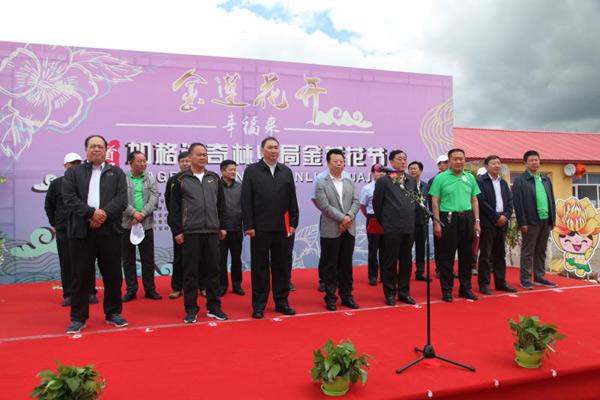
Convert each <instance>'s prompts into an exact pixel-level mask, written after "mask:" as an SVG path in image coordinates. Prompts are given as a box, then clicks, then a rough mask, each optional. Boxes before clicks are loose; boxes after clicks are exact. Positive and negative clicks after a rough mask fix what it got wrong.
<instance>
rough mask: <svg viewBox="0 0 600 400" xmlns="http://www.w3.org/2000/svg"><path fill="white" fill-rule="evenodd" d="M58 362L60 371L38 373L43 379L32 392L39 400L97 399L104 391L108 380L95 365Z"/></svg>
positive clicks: (32, 395)
mask: <svg viewBox="0 0 600 400" xmlns="http://www.w3.org/2000/svg"><path fill="white" fill-rule="evenodd" d="M56 364H57V365H58V373H54V371H51V370H45V371H41V372H40V373H38V374H37V376H39V377H41V378H42V380H41V382H40V384H39V385H38V386H37V387H36V388H35V389H33V392H31V397H35V398H37V399H39V400H95V399H98V397H99V396H100V395H101V394H102V392H103V391H104V386H105V385H106V382H105V380H104V378H102V377H101V376H100V375H99V374H98V372H97V371H96V370H95V369H94V365H86V366H85V367H75V366H66V365H62V364H61V363H60V362H58V360H57V361H56Z"/></svg>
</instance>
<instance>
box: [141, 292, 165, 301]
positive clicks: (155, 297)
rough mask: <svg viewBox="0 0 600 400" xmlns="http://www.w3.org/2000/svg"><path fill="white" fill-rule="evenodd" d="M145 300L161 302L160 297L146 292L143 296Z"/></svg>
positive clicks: (154, 293)
mask: <svg viewBox="0 0 600 400" xmlns="http://www.w3.org/2000/svg"><path fill="white" fill-rule="evenodd" d="M144 297H145V298H147V299H150V300H161V299H162V296H161V295H160V294H158V293H156V292H147V293H146V294H145V295H144Z"/></svg>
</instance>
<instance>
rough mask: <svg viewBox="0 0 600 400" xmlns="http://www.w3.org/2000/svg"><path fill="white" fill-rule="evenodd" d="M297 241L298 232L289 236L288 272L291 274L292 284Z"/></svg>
mask: <svg viewBox="0 0 600 400" xmlns="http://www.w3.org/2000/svg"><path fill="white" fill-rule="evenodd" d="M295 242H296V234H295V233H294V234H293V235H291V236H290V237H288V254H287V257H288V258H287V260H288V274H289V275H290V285H291V284H292V269H293V267H294V243H295Z"/></svg>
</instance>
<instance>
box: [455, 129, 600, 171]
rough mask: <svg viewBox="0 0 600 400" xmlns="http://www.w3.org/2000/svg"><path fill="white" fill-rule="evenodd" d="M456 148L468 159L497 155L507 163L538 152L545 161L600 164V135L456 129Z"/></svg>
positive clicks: (521, 159)
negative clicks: (531, 151)
mask: <svg viewBox="0 0 600 400" xmlns="http://www.w3.org/2000/svg"><path fill="white" fill-rule="evenodd" d="M454 146H455V147H460V148H462V149H464V150H465V153H466V156H467V159H468V160H477V159H483V158H485V157H487V156H488V155H490V154H496V155H498V156H499V157H500V158H502V160H503V161H517V162H518V161H523V153H525V152H526V151H527V150H536V151H537V152H538V153H540V157H541V159H542V162H561V163H577V162H580V163H588V164H600V134H598V133H569V132H547V131H508V130H503V129H479V128H457V127H455V128H454Z"/></svg>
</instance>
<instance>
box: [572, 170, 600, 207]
mask: <svg viewBox="0 0 600 400" xmlns="http://www.w3.org/2000/svg"><path fill="white" fill-rule="evenodd" d="M599 191H600V174H584V175H583V176H582V177H581V178H580V179H576V178H573V196H575V197H577V198H578V199H583V198H585V197H587V198H588V199H590V201H591V202H592V204H593V205H594V207H596V208H598V199H599V198H600V196H599V194H600V193H599Z"/></svg>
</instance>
